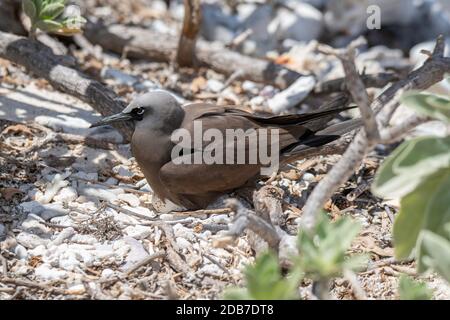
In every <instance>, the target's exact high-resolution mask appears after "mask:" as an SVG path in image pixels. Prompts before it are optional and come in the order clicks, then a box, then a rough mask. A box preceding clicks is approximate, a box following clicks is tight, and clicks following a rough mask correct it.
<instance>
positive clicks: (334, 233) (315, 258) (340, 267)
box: [298, 214, 367, 280]
mask: <svg viewBox="0 0 450 320" xmlns="http://www.w3.org/2000/svg"><path fill="white" fill-rule="evenodd" d="M360 230H361V225H360V224H359V223H357V222H355V221H353V220H351V219H349V218H341V219H339V220H337V221H336V222H334V223H330V221H329V220H328V218H327V217H326V216H325V215H324V214H322V215H321V217H320V219H319V221H318V223H317V225H316V227H315V229H314V230H313V231H312V232H300V234H299V238H298V249H299V252H300V256H299V257H298V264H299V267H300V269H301V270H303V272H305V274H306V276H307V277H308V278H310V279H313V280H323V279H331V278H334V277H338V276H341V275H342V273H343V271H344V270H358V269H361V268H362V267H364V266H365V265H366V263H367V257H366V256H363V255H356V256H352V257H348V256H347V250H348V249H349V247H350V245H351V243H352V241H353V239H354V238H355V237H356V235H357V234H358V233H359V232H360Z"/></svg>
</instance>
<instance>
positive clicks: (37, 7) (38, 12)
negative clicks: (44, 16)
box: [33, 0, 42, 17]
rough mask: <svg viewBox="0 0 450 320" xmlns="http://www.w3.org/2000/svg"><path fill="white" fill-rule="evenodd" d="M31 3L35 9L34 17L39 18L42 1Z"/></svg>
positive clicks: (35, 0) (36, 0)
mask: <svg viewBox="0 0 450 320" xmlns="http://www.w3.org/2000/svg"><path fill="white" fill-rule="evenodd" d="M33 3H34V6H35V8H36V17H39V14H40V12H41V10H42V0H33Z"/></svg>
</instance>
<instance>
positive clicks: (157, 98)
mask: <svg viewBox="0 0 450 320" xmlns="http://www.w3.org/2000/svg"><path fill="white" fill-rule="evenodd" d="M177 103H178V102H177V99H176V98H175V96H174V95H172V94H171V93H170V92H168V91H165V90H153V91H150V92H147V93H145V94H143V95H141V96H139V97H137V98H135V99H133V101H131V103H130V104H129V105H128V106H127V107H126V108H125V109H123V110H122V113H130V112H132V111H133V110H134V109H136V108H145V107H148V106H166V105H174V104H177Z"/></svg>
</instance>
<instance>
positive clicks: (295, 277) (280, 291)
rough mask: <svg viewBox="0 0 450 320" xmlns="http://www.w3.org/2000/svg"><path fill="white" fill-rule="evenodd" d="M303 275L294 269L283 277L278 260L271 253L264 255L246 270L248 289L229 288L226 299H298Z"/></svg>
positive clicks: (225, 294) (225, 295)
mask: <svg viewBox="0 0 450 320" xmlns="http://www.w3.org/2000/svg"><path fill="white" fill-rule="evenodd" d="M302 277H303V273H302V272H301V270H299V269H295V268H294V269H293V270H292V271H291V273H290V274H289V275H288V276H286V277H283V276H282V274H281V270H280V267H279V264H278V259H277V258H276V257H275V256H274V255H273V254H271V253H267V254H263V255H261V256H260V257H258V259H256V261H255V263H254V265H252V266H248V267H247V268H246V269H245V278H246V283H247V288H242V289H240V288H228V289H227V290H226V291H225V293H224V297H225V299H234V300H249V299H256V300H287V299H298V294H297V288H298V285H299V283H300V280H301V278H302Z"/></svg>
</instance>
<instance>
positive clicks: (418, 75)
mask: <svg viewBox="0 0 450 320" xmlns="http://www.w3.org/2000/svg"><path fill="white" fill-rule="evenodd" d="M444 46H445V43H444V38H443V37H439V38H438V40H437V41H436V47H435V49H434V51H433V56H432V57H431V58H430V59H428V60H427V61H426V62H425V63H424V65H423V66H422V67H421V68H419V69H417V70H415V71H413V72H411V73H410V74H409V75H408V77H407V78H406V79H404V80H400V81H398V82H396V83H394V84H393V85H392V86H390V87H389V88H387V89H386V90H385V91H383V92H382V93H381V94H380V95H379V96H378V98H377V99H376V100H375V101H374V102H373V103H372V106H371V107H372V109H373V110H374V111H375V114H377V113H379V112H380V111H382V110H383V108H385V107H388V108H387V109H386V110H383V111H384V112H382V113H381V114H378V115H377V121H378V122H379V123H380V124H381V125H383V126H384V125H387V123H388V122H389V119H390V115H391V114H392V110H393V109H395V108H396V107H397V106H398V105H399V99H400V96H399V94H398V93H399V92H402V91H403V90H414V89H415V90H424V89H427V88H429V87H430V86H432V85H433V84H435V83H437V82H439V81H441V80H442V79H443V78H444V75H445V73H446V72H449V71H450V59H449V58H444V57H443V52H444V50H443V49H444ZM414 123H417V122H415V121H411V123H408V124H405V126H404V127H403V128H396V129H393V132H390V133H389V132H388V133H384V131H383V136H386V138H389V137H394V136H396V135H401V134H403V133H404V131H405V130H406V129H409V128H410V127H409V126H410V125H413V124H414ZM388 140H389V139H388ZM379 142H380V141H377V140H369V139H367V137H366V132H365V131H363V130H361V131H360V132H359V133H358V134H357V135H356V137H355V139H354V141H353V142H352V143H351V144H350V145H349V147H348V148H347V150H346V152H345V153H344V155H343V156H342V158H341V159H340V161H339V162H338V163H337V164H336V165H335V166H334V167H333V168H332V169H331V170H330V172H329V173H328V174H327V175H326V176H325V178H323V179H322V180H321V181H320V182H319V183H318V185H317V186H316V188H315V189H314V190H313V192H312V193H311V195H310V197H309V198H308V201H307V202H306V204H305V206H304V208H303V217H302V228H304V229H307V230H311V229H312V228H313V227H314V225H315V223H316V219H317V214H318V212H319V211H320V209H321V208H322V207H323V204H324V203H325V202H326V200H328V199H329V198H330V197H331V196H332V195H333V193H334V192H335V190H336V189H337V188H338V187H339V186H340V185H341V184H342V183H344V182H345V181H347V180H348V178H349V177H350V176H351V175H352V174H353V172H354V170H355V169H356V168H357V167H358V166H359V165H360V164H361V162H362V160H363V159H364V157H365V155H366V154H367V153H368V152H369V151H370V150H372V149H373V148H374V147H375V145H376V144H377V143H379Z"/></svg>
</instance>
